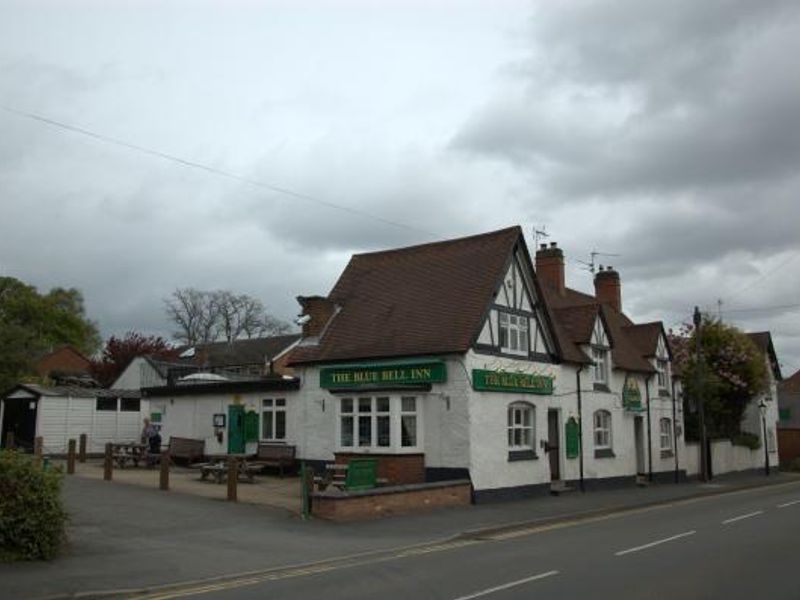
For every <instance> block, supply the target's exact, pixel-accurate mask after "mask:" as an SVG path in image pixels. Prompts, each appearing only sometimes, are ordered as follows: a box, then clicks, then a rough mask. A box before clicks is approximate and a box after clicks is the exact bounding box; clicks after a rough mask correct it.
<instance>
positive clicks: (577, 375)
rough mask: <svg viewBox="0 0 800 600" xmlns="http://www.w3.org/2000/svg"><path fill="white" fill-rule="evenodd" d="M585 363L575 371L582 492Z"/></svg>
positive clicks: (582, 489) (581, 484) (582, 487)
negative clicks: (583, 372) (582, 375)
mask: <svg viewBox="0 0 800 600" xmlns="http://www.w3.org/2000/svg"><path fill="white" fill-rule="evenodd" d="M584 367H585V365H581V366H579V367H578V370H577V371H576V372H575V380H576V382H577V384H578V469H579V472H580V483H579V484H578V485H579V486H580V488H581V491H582V492H585V491H586V490H585V489H584V486H583V401H582V397H581V371H583V368H584Z"/></svg>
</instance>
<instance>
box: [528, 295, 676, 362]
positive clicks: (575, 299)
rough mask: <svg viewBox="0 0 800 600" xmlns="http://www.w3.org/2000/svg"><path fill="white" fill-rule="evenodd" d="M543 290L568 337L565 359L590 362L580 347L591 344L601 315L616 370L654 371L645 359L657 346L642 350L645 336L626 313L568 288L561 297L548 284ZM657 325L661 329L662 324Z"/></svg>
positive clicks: (564, 346) (652, 353)
mask: <svg viewBox="0 0 800 600" xmlns="http://www.w3.org/2000/svg"><path fill="white" fill-rule="evenodd" d="M542 289H543V291H544V292H545V299H546V301H547V303H548V304H549V305H550V306H551V307H552V308H553V312H554V316H555V321H556V323H557V324H558V325H559V328H558V329H559V330H560V331H561V336H563V337H564V338H565V339H564V340H563V342H562V344H561V347H562V350H563V351H564V359H565V360H567V361H570V362H587V361H589V358H588V357H587V356H586V354H585V353H584V352H583V350H581V346H585V345H586V344H588V343H589V342H590V340H591V336H592V329H593V327H594V322H595V319H596V318H597V316H598V315H601V318H602V319H603V323H604V324H605V326H606V329H607V333H608V336H609V338H610V341H611V359H612V361H613V363H614V367H615V368H618V369H624V370H627V371H638V372H643V373H653V372H654V371H655V369H654V368H653V366H652V365H651V364H650V363H649V362H648V361H647V360H646V358H645V357H647V356H652V355H654V354H655V345H654V346H653V348H652V351H647V352H646V351H643V350H642V349H640V346H639V342H642V343H643V342H644V340H643V339H642V338H643V337H644V336H643V335H642V334H640V332H639V331H637V330H636V329H637V326H636V325H634V323H633V322H632V321H631V320H630V319H629V318H628V317H627V316H626V315H625V314H623V313H620V312H617V311H616V310H614V309H613V308H612V307H611V306H609V305H607V304H602V303H600V302H598V301H597V299H596V298H595V297H594V296H590V295H589V294H584V293H582V292H578V291H577V290H573V289H570V288H566V289H565V290H564V293H563V294H560V293H558V291H557V290H555V289H553V288H552V287H549V286H546V285H543V286H542ZM649 325H652V324H648V326H649ZM657 325H658V326H659V327H660V326H661V324H660V323H657ZM654 343H655V342H654ZM578 356H580V357H582V360H578V359H577V357H578Z"/></svg>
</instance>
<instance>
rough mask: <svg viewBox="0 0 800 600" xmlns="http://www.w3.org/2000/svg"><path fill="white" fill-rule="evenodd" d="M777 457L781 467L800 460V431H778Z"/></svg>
mask: <svg viewBox="0 0 800 600" xmlns="http://www.w3.org/2000/svg"><path fill="white" fill-rule="evenodd" d="M778 456H780V462H781V465H787V464H789V463H790V462H792V461H793V460H794V459H795V458H800V429H784V428H779V429H778Z"/></svg>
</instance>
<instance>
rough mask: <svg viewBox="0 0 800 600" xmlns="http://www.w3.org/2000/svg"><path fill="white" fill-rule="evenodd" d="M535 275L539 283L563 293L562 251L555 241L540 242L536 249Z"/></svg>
mask: <svg viewBox="0 0 800 600" xmlns="http://www.w3.org/2000/svg"><path fill="white" fill-rule="evenodd" d="M536 276H537V277H538V278H539V281H540V282H541V283H544V284H545V285H547V286H548V287H550V288H553V289H554V290H556V291H557V292H558V293H559V294H560V295H562V296H563V295H564V289H565V282H564V252H562V251H561V248H559V247H558V244H556V243H555V242H551V243H550V247H548V246H547V244H541V245H540V246H539V249H538V250H537V251H536Z"/></svg>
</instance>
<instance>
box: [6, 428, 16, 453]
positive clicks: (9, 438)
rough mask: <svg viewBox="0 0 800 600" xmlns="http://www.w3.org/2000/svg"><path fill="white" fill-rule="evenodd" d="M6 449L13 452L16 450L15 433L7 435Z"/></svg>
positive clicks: (11, 432) (10, 432)
mask: <svg viewBox="0 0 800 600" xmlns="http://www.w3.org/2000/svg"><path fill="white" fill-rule="evenodd" d="M6 448H8V449H9V450H12V449H13V448H14V432H13V431H9V432H8V433H7V434H6Z"/></svg>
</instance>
